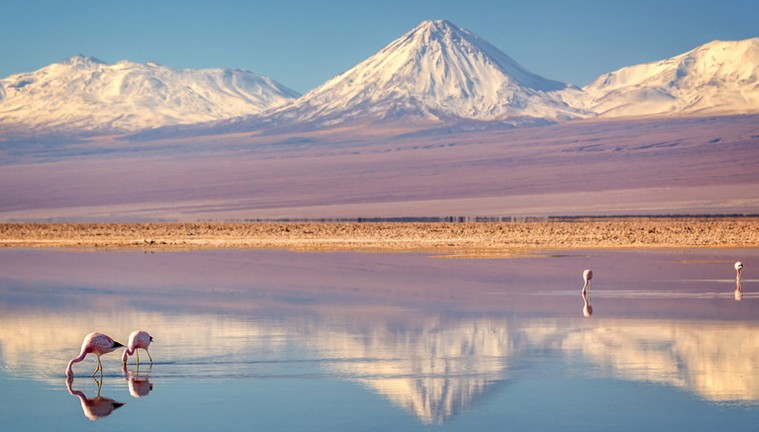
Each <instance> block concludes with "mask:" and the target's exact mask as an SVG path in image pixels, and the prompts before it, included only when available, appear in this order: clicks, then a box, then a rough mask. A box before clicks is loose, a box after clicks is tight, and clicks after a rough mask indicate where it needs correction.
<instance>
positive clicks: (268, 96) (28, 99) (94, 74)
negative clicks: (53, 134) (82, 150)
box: [0, 56, 299, 132]
mask: <svg viewBox="0 0 759 432" xmlns="http://www.w3.org/2000/svg"><path fill="white" fill-rule="evenodd" d="M297 96H299V95H298V94H297V93H296V92H295V91H293V90H290V89H288V88H287V87H284V86H282V85H281V84H279V83H277V82H275V81H273V80H272V79H270V78H267V77H263V76H261V75H257V74H254V73H252V72H248V71H243V70H224V69H204V70H193V69H183V70H177V69H172V68H168V67H165V66H160V65H157V64H155V63H147V64H139V63H133V62H129V61H120V62H118V63H115V64H110V65H109V64H106V63H103V62H101V61H100V60H97V59H95V58H92V57H85V56H74V57H71V58H69V59H68V60H66V61H63V62H60V63H55V64H52V65H49V66H47V67H44V68H42V69H39V70H37V71H35V72H30V73H22V74H17V75H12V76H10V77H7V78H5V79H2V80H0V125H3V126H4V127H6V128H8V127H10V128H25V129H33V130H35V131H37V132H40V131H48V130H58V131H60V130H65V131H114V132H123V131H136V130H141V129H145V128H152V127H160V126H165V125H175V124H187V123H195V122H205V121H212V120H218V119H223V118H229V117H234V116H242V115H249V114H255V113H259V112H261V111H263V110H265V109H268V108H272V107H275V106H279V105H282V104H284V103H287V102H289V101H291V100H292V99H294V98H295V97H297Z"/></svg>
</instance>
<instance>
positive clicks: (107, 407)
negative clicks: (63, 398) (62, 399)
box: [66, 377, 124, 420]
mask: <svg viewBox="0 0 759 432" xmlns="http://www.w3.org/2000/svg"><path fill="white" fill-rule="evenodd" d="M93 380H95V382H96V383H97V386H98V392H97V395H96V396H95V397H94V398H92V399H90V398H88V397H87V396H86V395H85V394H84V392H82V391H81V390H74V389H73V388H72V387H71V385H72V384H73V382H74V379H73V377H69V378H67V379H66V390H68V392H69V394H70V395H72V396H76V397H77V398H79V402H80V403H81V404H82V412H84V416H85V417H87V418H88V419H90V420H100V419H101V418H103V417H107V416H109V415H111V413H113V411H115V410H117V409H119V408H121V407H122V406H124V404H123V403H121V402H116V401H115V400H113V399H110V398H107V397H103V396H100V389H101V387H102V386H103V382H102V381H99V380H98V379H97V378H93Z"/></svg>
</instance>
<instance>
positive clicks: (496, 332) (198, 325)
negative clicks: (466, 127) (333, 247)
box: [0, 249, 759, 431]
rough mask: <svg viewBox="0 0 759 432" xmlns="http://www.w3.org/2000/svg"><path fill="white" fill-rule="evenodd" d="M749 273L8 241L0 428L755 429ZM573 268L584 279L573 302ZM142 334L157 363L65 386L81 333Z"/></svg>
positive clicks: (577, 259)
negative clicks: (16, 245)
mask: <svg viewBox="0 0 759 432" xmlns="http://www.w3.org/2000/svg"><path fill="white" fill-rule="evenodd" d="M738 259H740V260H742V261H743V262H744V263H745V265H746V269H745V270H744V273H743V278H742V284H741V290H742V291H741V292H740V293H739V294H740V296H736V293H735V291H736V280H735V271H734V270H733V262H734V261H736V260H738ZM751 263H759V250H755V249H749V250H745V249H744V250H726V249H721V250H668V251H586V252H571V253H564V254H553V255H546V256H543V257H540V258H534V257H533V258H515V259H498V260H450V259H441V258H431V257H427V256H421V255H408V254H393V255H385V254H356V253H292V252H282V251H214V252H182V253H157V254H145V253H138V252H99V253H89V252H64V251H44V250H3V251H0V424H2V425H3V427H2V430H9V431H16V430H18V431H29V430H59V431H66V430H82V429H85V430H95V429H97V430H124V431H126V430H136V429H143V428H145V429H152V430H177V429H183V430H230V431H236V430H246V431H247V430H281V431H284V430H298V431H300V430H329V431H341V430H345V431H362V430H377V431H379V430H394V431H407V430H408V431H411V430H441V431H442V430H467V431H471V430H504V429H510V430H527V429H530V430H561V431H574V430H578V431H579V430H583V431H588V430H591V431H592V430H636V431H637V430H688V431H702V430H703V431H707V430H733V431H741V430H755V428H756V425H757V424H759V280H758V279H756V278H755V277H754V276H752V275H754V274H756V272H755V271H753V270H751V269H752V268H753V266H754V265H756V266H757V267H758V268H759V264H753V265H752V264H751ZM586 267H591V268H593V270H594V273H595V277H594V279H593V281H592V286H591V290H590V296H589V298H585V299H584V298H582V297H581V295H580V288H581V287H582V279H581V273H582V270H583V269H584V268H586ZM738 297H739V298H740V300H739V301H738V300H736V299H737V298H738ZM588 304H589V305H590V308H588V307H587V305H588ZM590 310H592V314H590V316H589V317H586V316H585V315H589V314H588V312H589V311H590ZM135 329H143V330H146V331H148V332H150V334H151V335H153V337H154V338H155V341H154V343H153V345H151V349H150V352H151V354H152V357H153V360H154V363H153V364H152V366H151V365H150V364H149V362H148V361H147V360H148V359H147V355H145V354H144V352H143V353H141V355H140V359H141V364H140V365H139V367H138V366H137V365H136V364H135V363H134V360H133V359H131V360H130V363H129V365H128V367H127V369H126V370H122V368H121V361H120V352H119V353H112V354H108V355H105V356H103V366H104V370H105V373H104V376H103V378H102V380H100V379H93V378H91V377H90V374H91V373H92V371H93V370H94V368H95V365H96V360H95V358H94V357H92V356H90V357H87V359H85V361H83V362H81V363H78V364H76V365H75V366H74V372H75V374H76V378H75V379H74V380H73V382H71V383H70V384H68V385H67V382H66V380H65V377H64V370H65V367H66V364H67V362H68V360H69V359H70V358H72V357H74V356H76V355H77V354H78V351H79V347H80V345H81V341H82V338H83V337H84V335H85V334H87V333H89V332H91V331H101V332H103V333H106V334H109V335H110V336H112V337H113V338H114V339H116V340H117V341H120V342H122V343H126V342H127V338H128V335H129V333H130V332H131V331H132V330H135ZM98 378H99V377H98Z"/></svg>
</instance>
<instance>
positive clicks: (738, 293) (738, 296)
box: [735, 279, 743, 301]
mask: <svg viewBox="0 0 759 432" xmlns="http://www.w3.org/2000/svg"><path fill="white" fill-rule="evenodd" d="M741 300H743V287H742V286H741V280H740V279H738V280H736V281H735V301H741Z"/></svg>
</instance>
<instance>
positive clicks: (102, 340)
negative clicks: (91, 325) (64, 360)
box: [66, 332, 124, 378]
mask: <svg viewBox="0 0 759 432" xmlns="http://www.w3.org/2000/svg"><path fill="white" fill-rule="evenodd" d="M123 346H124V345H122V344H120V343H118V342H115V341H114V340H113V339H111V338H110V336H107V335H104V334H102V333H97V332H95V333H90V334H88V335H87V336H85V337H84V341H82V350H81V351H80V352H79V356H77V357H74V358H72V359H71V361H70V362H69V365H68V366H67V367H66V376H67V377H69V378H73V377H74V369H73V366H74V363H79V362H80V361H82V360H84V358H85V357H86V356H87V354H89V353H92V354H95V355H96V356H98V367H97V368H96V369H95V372H93V373H92V376H95V374H96V373H97V371H100V375H101V376H102V375H103V364H102V363H100V356H101V355H103V354H108V353H109V352H112V351H114V350H116V349H118V348H121V347H123Z"/></svg>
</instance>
